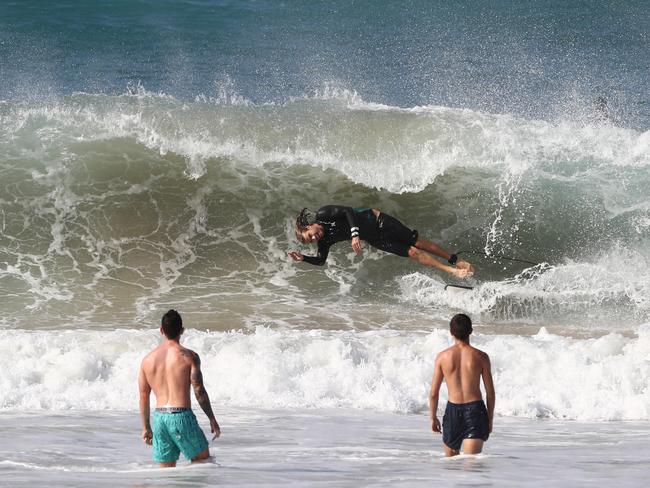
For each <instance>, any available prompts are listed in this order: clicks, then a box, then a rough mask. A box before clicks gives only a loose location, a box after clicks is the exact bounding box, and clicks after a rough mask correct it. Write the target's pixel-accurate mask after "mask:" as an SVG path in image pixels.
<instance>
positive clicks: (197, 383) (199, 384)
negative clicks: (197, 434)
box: [190, 354, 214, 418]
mask: <svg viewBox="0 0 650 488" xmlns="http://www.w3.org/2000/svg"><path fill="white" fill-rule="evenodd" d="M194 360H195V362H194V368H192V374H191V376H190V380H191V382H192V386H193V387H194V396H195V397H196V400H197V401H198V402H199V405H200V406H201V408H202V409H203V411H204V412H205V414H206V415H207V416H208V418H213V417H214V413H213V412H212V405H210V397H208V392H207V391H206V389H205V387H204V386H203V373H201V360H200V359H199V355H198V354H195V355H194Z"/></svg>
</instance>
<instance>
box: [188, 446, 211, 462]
mask: <svg viewBox="0 0 650 488" xmlns="http://www.w3.org/2000/svg"><path fill="white" fill-rule="evenodd" d="M209 457H210V449H206V450H205V451H201V452H200V453H198V454H197V455H196V456H194V457H193V458H192V462H193V463H199V462H201V461H205V460H206V459H208V458H209Z"/></svg>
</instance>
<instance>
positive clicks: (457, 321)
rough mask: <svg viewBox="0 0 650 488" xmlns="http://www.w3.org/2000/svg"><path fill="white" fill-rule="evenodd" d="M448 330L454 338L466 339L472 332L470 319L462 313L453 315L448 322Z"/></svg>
mask: <svg viewBox="0 0 650 488" xmlns="http://www.w3.org/2000/svg"><path fill="white" fill-rule="evenodd" d="M449 331H450V332H451V335H453V336H454V337H455V338H456V339H458V340H461V341H467V339H469V335H470V334H471V333H472V319H470V318H469V317H468V316H467V315H465V314H464V313H459V314H456V315H454V316H453V317H452V318H451V322H449Z"/></svg>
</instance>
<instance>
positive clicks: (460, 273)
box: [451, 268, 474, 278]
mask: <svg viewBox="0 0 650 488" xmlns="http://www.w3.org/2000/svg"><path fill="white" fill-rule="evenodd" d="M451 274H453V275H454V276H455V277H456V278H469V277H470V276H472V275H473V274H474V272H473V270H472V271H470V270H469V269H461V268H453V271H452V272H451Z"/></svg>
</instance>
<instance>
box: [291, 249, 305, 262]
mask: <svg viewBox="0 0 650 488" xmlns="http://www.w3.org/2000/svg"><path fill="white" fill-rule="evenodd" d="M287 254H288V255H289V256H290V257H291V259H293V260H294V261H302V260H303V259H304V256H303V255H302V254H300V252H298V251H289V252H288V253H287Z"/></svg>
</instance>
